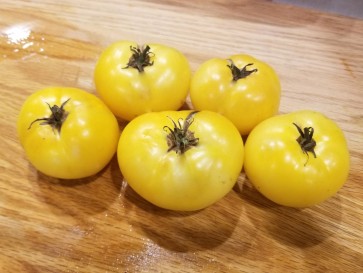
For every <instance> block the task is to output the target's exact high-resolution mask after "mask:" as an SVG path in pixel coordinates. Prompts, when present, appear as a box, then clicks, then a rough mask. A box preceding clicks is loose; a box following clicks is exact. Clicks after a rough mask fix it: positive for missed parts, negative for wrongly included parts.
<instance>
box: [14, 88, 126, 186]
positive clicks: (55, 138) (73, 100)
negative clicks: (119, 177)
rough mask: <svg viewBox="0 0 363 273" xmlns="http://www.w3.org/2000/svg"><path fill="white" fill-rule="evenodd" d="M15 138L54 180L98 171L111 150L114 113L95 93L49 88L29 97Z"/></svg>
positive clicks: (115, 126)
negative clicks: (17, 137) (18, 139)
mask: <svg viewBox="0 0 363 273" xmlns="http://www.w3.org/2000/svg"><path fill="white" fill-rule="evenodd" d="M17 130H18V135H19V138H20V142H21V144H22V145H23V147H24V150H25V153H26V156H27V157H28V159H29V161H30V162H31V163H32V164H33V165H34V167H35V168H36V169H38V170H39V171H41V172H42V173H44V174H46V175H49V176H53V177H57V178H65V179H72V178H83V177H87V176H90V175H93V174H96V173H97V172H99V171H100V170H101V169H102V168H104V167H105V166H106V164H107V163H108V162H109V161H110V160H111V158H112V157H113V155H114V154H115V152H116V148H117V143H118V139H119V135H120V132H119V127H118V123H117V120H116V117H115V116H114V115H113V114H112V112H111V111H110V110H109V109H108V108H107V107H106V105H105V104H104V103H103V102H102V101H101V100H100V99H99V98H97V97H96V96H94V95H92V94H90V93H88V92H86V91H83V90H80V89H76V88H66V87H50V88H45V89H43V90H40V91H38V92H35V93H33V94H32V95H30V96H29V97H28V98H27V99H26V101H25V103H24V104H23V106H22V108H21V111H20V114H19V117H18V122H17Z"/></svg>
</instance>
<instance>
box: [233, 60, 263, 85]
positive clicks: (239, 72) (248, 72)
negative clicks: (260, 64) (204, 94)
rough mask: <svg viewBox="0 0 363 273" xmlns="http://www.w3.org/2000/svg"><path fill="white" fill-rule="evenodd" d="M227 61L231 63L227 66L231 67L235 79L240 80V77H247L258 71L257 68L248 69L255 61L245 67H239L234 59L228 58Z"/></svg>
mask: <svg viewBox="0 0 363 273" xmlns="http://www.w3.org/2000/svg"><path fill="white" fill-rule="evenodd" d="M227 61H228V62H229V64H228V65H227V66H228V67H229V69H231V72H232V76H233V81H238V80H239V79H243V78H246V77H247V76H249V75H251V74H252V73H254V72H257V68H255V69H252V70H247V68H248V67H249V66H251V65H253V63H249V64H246V65H245V66H244V67H242V68H241V69H239V68H238V67H237V66H236V65H235V64H234V63H233V61H232V60H231V59H228V60H227Z"/></svg>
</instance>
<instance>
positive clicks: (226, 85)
mask: <svg viewBox="0 0 363 273" xmlns="http://www.w3.org/2000/svg"><path fill="white" fill-rule="evenodd" d="M280 92H281V87H280V81H279V79H278V76H277V74H276V73H275V71H274V70H273V69H272V67H270V66H269V65H268V64H266V63H264V62H262V61H259V60H257V59H255V58H253V57H251V56H249V55H243V54H239V55H233V56H231V57H230V58H229V59H227V60H225V59H219V58H214V59H211V60H208V61H206V62H205V63H203V64H202V65H201V66H200V67H199V68H198V70H197V71H196V72H195V74H194V76H193V77H192V81H191V87H190V97H191V101H192V104H193V106H194V108H195V109H197V110H210V111H215V112H218V113H220V114H222V115H224V116H226V117H227V118H228V119H230V120H231V121H232V122H233V124H234V125H235V126H236V127H237V128H238V130H239V131H240V133H241V134H242V135H247V134H248V133H249V132H250V131H251V130H252V128H253V127H255V126H256V125H257V124H258V123H260V122H261V121H263V120H264V119H266V118H269V117H271V116H273V115H275V114H276V113H277V112H278V109H279V105H280Z"/></svg>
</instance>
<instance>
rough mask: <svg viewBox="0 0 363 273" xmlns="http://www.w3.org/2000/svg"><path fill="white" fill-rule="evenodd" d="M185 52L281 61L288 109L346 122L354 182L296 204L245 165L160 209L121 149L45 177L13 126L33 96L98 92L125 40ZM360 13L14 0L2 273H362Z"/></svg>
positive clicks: (2, 31) (0, 10) (1, 166)
mask: <svg viewBox="0 0 363 273" xmlns="http://www.w3.org/2000/svg"><path fill="white" fill-rule="evenodd" d="M122 39H130V40H135V41H137V42H138V43H140V44H144V43H149V42H157V43H164V44H167V45H170V46H173V47H176V48H178V49H179V50H180V51H182V52H183V53H185V55H186V56H187V57H188V59H189V60H190V63H191V66H192V68H193V71H195V69H196V68H197V67H198V65H200V64H201V63H202V62H203V61H205V60H207V59H209V58H212V57H221V58H227V57H228V56H229V55H231V54H235V53H248V54H251V55H254V56H255V57H257V58H260V59H261V60H264V61H265V62H267V63H269V64H270V65H271V66H273V67H274V68H275V70H276V71H277V73H278V74H279V76H280V79H281V83H282V92H283V94H282V101H281V107H280V112H281V113H286V112H290V111H294V110H298V109H312V110H318V111H321V112H323V113H324V114H326V115H327V116H329V117H330V118H332V119H334V120H335V121H336V122H337V123H338V124H339V125H340V126H341V128H342V129H343V130H344V132H345V135H346V137H347V139H348V144H349V149H350V152H351V171H350V176H349V179H348V181H347V183H346V184H345V186H344V187H343V188H342V189H341V190H340V191H339V193H338V194H337V195H336V196H334V197H332V198H331V199H329V200H328V201H326V202H324V203H322V204H320V205H317V206H314V207H311V208H307V209H302V210H298V209H291V208H286V207H282V206H278V205H276V204H273V203H272V202H270V201H268V200H266V199H265V198H264V197H262V196H261V195H260V194H259V193H258V192H256V190H255V189H254V188H253V187H252V186H251V185H250V183H249V182H248V180H247V179H246V178H245V177H244V175H243V174H241V176H240V179H239V180H238V181H237V184H236V186H235V187H234V189H233V190H232V191H231V192H230V193H229V194H228V195H227V196H226V197H225V198H223V199H222V200H221V201H219V202H218V203H216V204H215V205H213V206H211V207H209V208H207V209H205V210H202V211H199V212H195V213H183V212H172V211H167V210H163V209H159V208H157V207H155V206H153V205H151V204H149V203H147V202H146V201H144V200H143V199H142V198H140V197H139V196H138V195H137V194H136V193H135V192H134V191H133V190H132V189H131V188H130V187H129V186H128V185H127V184H126V183H125V182H124V181H123V177H122V174H121V173H120V171H119V169H118V165H117V160H116V158H114V159H113V160H112V161H111V162H110V164H109V165H108V166H107V167H106V168H105V169H104V170H103V171H102V172H101V173H100V174H99V175H96V176H95V177H91V178H87V179H81V180H76V181H67V180H58V179H53V178H50V177H47V176H45V175H43V174H41V173H39V172H37V171H36V170H35V169H34V168H33V167H32V166H31V165H30V164H29V162H28V161H27V159H26V158H25V155H24V151H23V149H22V148H21V146H20V144H19V140H18V138H17V135H16V129H15V124H16V118H17V114H18V112H19V109H20V107H21V105H22V103H23V102H24V100H25V98H26V97H27V96H28V95H30V94H31V93H33V92H35V91H36V90H38V89H41V88H44V87H47V86H54V85H62V86H73V87H79V88H82V89H85V90H87V91H89V92H92V93H94V92H95V88H94V84H93V78H92V75H93V69H94V65H95V63H96V60H97V58H98V56H99V54H100V52H101V50H102V49H103V48H104V47H105V46H107V45H108V44H110V43H111V42H113V41H116V40H122ZM362 105H363V21H362V20H357V19H352V18H347V17H339V16H336V15H329V14H325V13H319V12H314V11H310V10H305V9H301V8H297V7H293V6H288V5H282V4H274V3H272V2H270V1H252V0H251V1H248V0H234V1H219V0H212V1H200V0H196V1H181V0H179V1H178V0H163V1H157V0H150V1H146V0H145V1H122V0H119V1H116V0H107V1H96V0H94V1H86V0H77V1H73V0H72V1H71V0H63V1H51V0H30V1H29V0H27V1H25V0H11V1H10V0H3V1H2V2H1V7H0V118H1V122H0V133H1V134H0V151H1V155H0V170H1V176H0V272H57V273H59V272H87V273H89V272H128V273H129V272H248V273H253V272H276V273H279V272H289V273H292V272H309V273H310V272H334V273H337V272H363V186H362V185H363V172H362V169H363V145H362V141H363V114H362Z"/></svg>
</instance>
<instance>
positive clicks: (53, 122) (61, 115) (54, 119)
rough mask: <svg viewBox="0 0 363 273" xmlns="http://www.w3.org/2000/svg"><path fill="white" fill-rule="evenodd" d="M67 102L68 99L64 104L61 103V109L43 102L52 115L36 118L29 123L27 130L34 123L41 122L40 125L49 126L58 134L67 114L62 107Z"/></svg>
mask: <svg viewBox="0 0 363 273" xmlns="http://www.w3.org/2000/svg"><path fill="white" fill-rule="evenodd" d="M69 100H70V98H69V99H67V100H66V101H65V102H63V103H62V105H61V107H59V106H58V105H53V106H50V105H49V103H48V102H45V103H46V104H47V105H48V107H49V109H50V111H51V112H52V114H51V115H50V116H49V117H45V118H37V119H35V120H33V121H32V123H30V125H29V128H28V130H29V129H30V128H31V127H32V125H33V124H34V123H35V122H38V121H43V122H41V123H40V125H49V126H51V127H52V129H53V130H54V129H56V130H57V131H58V133H60V130H61V127H62V125H63V123H64V121H65V120H66V118H67V116H68V114H69V113H68V112H67V111H66V110H64V105H65V104H66V103H67V102H68V101H69Z"/></svg>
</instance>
